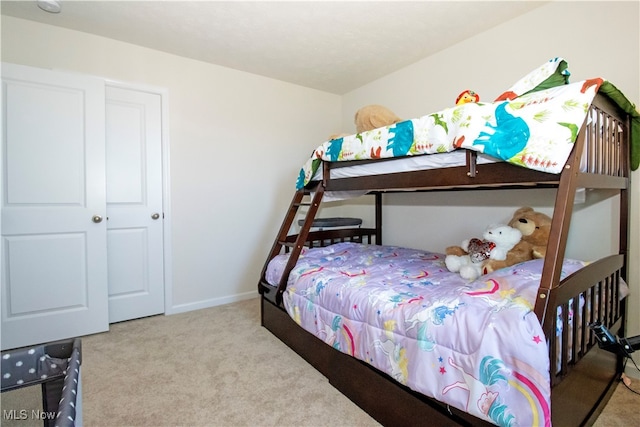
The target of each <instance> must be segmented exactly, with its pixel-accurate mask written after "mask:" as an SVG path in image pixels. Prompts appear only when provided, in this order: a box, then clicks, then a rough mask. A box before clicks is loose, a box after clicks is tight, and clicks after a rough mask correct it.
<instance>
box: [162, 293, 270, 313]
mask: <svg viewBox="0 0 640 427" xmlns="http://www.w3.org/2000/svg"><path fill="white" fill-rule="evenodd" d="M258 296H260V294H258V292H257V291H252V292H245V293H242V294H236V295H230V296H227V297H221V298H212V299H209V300H204V301H197V302H191V303H187V304H179V305H174V306H173V307H171V308H170V309H169V310H166V311H165V315H167V316H169V315H171V314H178V313H186V312H188V311H194V310H201V309H203V308H211V307H216V306H219V305H225V304H231V303H233V302H239V301H244V300H247V299H252V298H258Z"/></svg>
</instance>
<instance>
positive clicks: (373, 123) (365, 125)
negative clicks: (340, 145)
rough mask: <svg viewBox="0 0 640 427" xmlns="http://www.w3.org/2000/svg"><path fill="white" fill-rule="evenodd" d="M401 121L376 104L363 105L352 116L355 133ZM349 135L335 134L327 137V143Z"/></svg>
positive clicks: (391, 112) (389, 111) (392, 113)
mask: <svg viewBox="0 0 640 427" xmlns="http://www.w3.org/2000/svg"><path fill="white" fill-rule="evenodd" d="M401 121H402V119H401V118H400V117H398V116H396V114H395V113H394V112H393V111H391V110H390V109H388V108H387V107H385V106H382V105H377V104H372V105H365V106H364V107H362V108H360V109H359V110H358V111H356V114H355V116H354V123H355V125H356V132H357V133H362V132H366V131H369V130H373V129H377V128H381V127H384V126H389V125H392V124H395V123H398V122H401ZM349 135H351V134H348V133H336V134H333V135H331V136H329V141H331V140H333V139H339V138H343V137H345V136H349Z"/></svg>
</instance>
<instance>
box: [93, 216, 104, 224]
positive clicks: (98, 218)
mask: <svg viewBox="0 0 640 427" xmlns="http://www.w3.org/2000/svg"><path fill="white" fill-rule="evenodd" d="M91 221H93V222H95V223H96V224H98V223H100V222H102V217H101V216H100V215H94V216H93V217H91Z"/></svg>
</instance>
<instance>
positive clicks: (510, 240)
mask: <svg viewBox="0 0 640 427" xmlns="http://www.w3.org/2000/svg"><path fill="white" fill-rule="evenodd" d="M482 237H483V239H484V240H480V239H475V238H474V239H468V240H464V241H463V242H462V244H461V245H460V246H461V247H462V249H464V250H465V251H466V252H467V255H447V256H446V257H445V260H444V262H445V265H446V266H447V269H448V270H449V271H452V272H454V273H457V272H459V273H460V276H461V277H462V278H463V279H466V280H469V281H471V280H475V279H477V278H478V277H480V276H481V275H482V266H483V264H484V261H485V260H486V259H495V260H504V259H506V258H507V252H509V251H510V250H511V249H512V248H513V247H514V246H515V245H516V244H517V243H518V242H519V241H520V239H522V233H521V232H520V230H518V229H517V228H513V227H510V226H508V225H505V224H494V225H490V226H489V227H487V229H486V230H485V232H484V233H483V235H482Z"/></svg>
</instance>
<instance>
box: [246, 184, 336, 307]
mask: <svg viewBox="0 0 640 427" xmlns="http://www.w3.org/2000/svg"><path fill="white" fill-rule="evenodd" d="M311 194H313V197H312V198H311V202H307V203H305V202H303V199H304V197H305V196H306V195H311ZM323 196H324V185H323V184H322V183H319V184H318V185H317V186H316V187H315V189H312V190H309V189H300V190H297V191H296V192H295V194H294V195H293V199H292V200H291V204H290V205H289V210H288V212H287V215H286V216H285V218H284V220H283V222H282V226H281V227H280V231H279V232H278V235H277V236H276V240H275V242H274V243H273V246H272V248H271V252H270V253H269V257H268V258H267V262H266V263H265V265H264V268H263V270H262V275H261V280H260V284H259V286H258V288H259V291H260V293H261V294H262V295H264V296H266V297H267V298H268V299H269V300H271V301H272V302H274V303H275V304H276V305H281V304H282V294H283V293H284V290H285V289H286V287H287V279H288V277H289V273H290V272H291V270H293V267H294V266H295V265H296V262H297V261H298V257H299V256H300V253H301V252H302V248H303V246H304V244H305V242H306V241H307V237H308V236H309V231H310V230H311V226H312V224H313V220H314V218H315V217H316V214H317V213H318V208H319V207H320V203H321V202H322V197H323ZM302 206H307V207H308V208H309V209H308V210H307V214H306V217H305V221H304V224H303V225H302V228H301V229H300V231H299V232H298V234H297V236H296V237H295V240H293V241H292V239H290V238H288V237H289V231H290V229H291V225H292V224H293V221H294V220H295V219H296V216H297V214H298V209H299V208H300V207H302ZM283 249H284V251H285V252H288V253H289V260H288V261H287V265H286V266H285V269H284V271H283V272H282V278H281V279H280V283H279V284H278V287H277V289H276V290H275V292H273V287H272V286H270V285H269V284H268V283H267V281H266V278H265V274H266V271H267V266H268V264H269V261H271V260H272V259H273V258H275V257H276V256H277V255H278V254H280V253H281V252H282V250H283Z"/></svg>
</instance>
